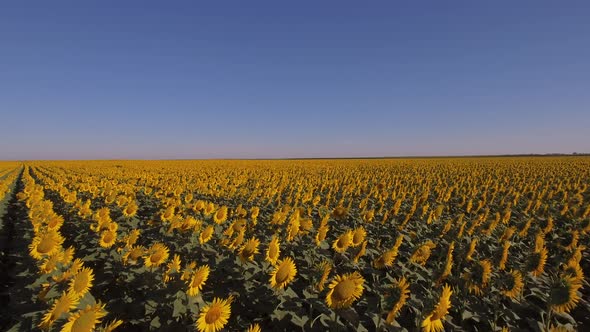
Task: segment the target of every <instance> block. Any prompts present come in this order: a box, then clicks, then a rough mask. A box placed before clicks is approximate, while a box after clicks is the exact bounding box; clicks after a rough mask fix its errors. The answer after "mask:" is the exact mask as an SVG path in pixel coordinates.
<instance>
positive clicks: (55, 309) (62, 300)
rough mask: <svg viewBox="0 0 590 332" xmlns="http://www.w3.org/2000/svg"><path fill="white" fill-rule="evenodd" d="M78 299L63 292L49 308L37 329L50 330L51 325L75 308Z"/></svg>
mask: <svg viewBox="0 0 590 332" xmlns="http://www.w3.org/2000/svg"><path fill="white" fill-rule="evenodd" d="M77 304H78V299H77V298H76V296H74V295H73V294H71V293H67V292H63V293H62V295H61V297H59V298H58V299H57V300H56V301H55V302H54V303H53V305H52V306H51V309H49V311H48V312H47V313H46V314H45V315H44V316H43V319H42V320H41V323H40V324H39V327H40V328H42V329H45V330H48V329H49V328H51V326H52V325H53V323H54V322H55V321H56V320H58V319H60V318H61V317H62V316H64V315H65V314H68V313H69V312H70V311H71V310H73V309H75V308H76V305H77Z"/></svg>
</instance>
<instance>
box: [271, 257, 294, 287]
mask: <svg viewBox="0 0 590 332" xmlns="http://www.w3.org/2000/svg"><path fill="white" fill-rule="evenodd" d="M296 274H297V267H296V266H295V262H294V261H293V259H292V258H291V257H287V258H285V259H283V260H280V261H278V262H277V265H276V266H275V268H274V270H273V272H272V273H271V275H270V286H271V287H272V288H274V289H283V288H285V287H286V286H287V285H288V284H289V283H291V282H292V281H293V279H295V275H296Z"/></svg>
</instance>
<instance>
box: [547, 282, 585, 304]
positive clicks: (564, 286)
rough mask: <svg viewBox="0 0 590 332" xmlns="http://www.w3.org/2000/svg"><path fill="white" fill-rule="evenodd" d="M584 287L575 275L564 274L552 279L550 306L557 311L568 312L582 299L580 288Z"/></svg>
mask: <svg viewBox="0 0 590 332" xmlns="http://www.w3.org/2000/svg"><path fill="white" fill-rule="evenodd" d="M581 287H582V284H581V283H579V282H578V281H577V280H576V278H575V277H571V276H567V275H566V276H562V277H560V278H556V279H555V280H553V281H552V284H551V288H550V290H549V306H550V307H551V309H552V310H553V311H555V312H559V313H568V312H570V311H571V310H572V309H573V308H575V307H576V305H577V304H578V302H579V301H580V295H579V294H578V290H579V289H580V288H581Z"/></svg>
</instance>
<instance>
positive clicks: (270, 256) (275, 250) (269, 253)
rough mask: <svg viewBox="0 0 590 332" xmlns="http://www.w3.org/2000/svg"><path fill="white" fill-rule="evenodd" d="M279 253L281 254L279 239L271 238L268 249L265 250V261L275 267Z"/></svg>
mask: <svg viewBox="0 0 590 332" xmlns="http://www.w3.org/2000/svg"><path fill="white" fill-rule="evenodd" d="M280 253H281V247H280V243H279V238H278V237H277V236H276V235H274V236H273V237H272V240H271V241H270V243H269V244H268V249H267V250H266V258H265V259H266V261H268V262H269V263H271V264H272V265H275V264H276V263H277V260H278V259H279V255H280Z"/></svg>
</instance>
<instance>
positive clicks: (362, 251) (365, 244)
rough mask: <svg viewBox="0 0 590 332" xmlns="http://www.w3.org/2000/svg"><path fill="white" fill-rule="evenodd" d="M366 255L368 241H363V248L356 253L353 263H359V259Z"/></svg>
mask: <svg viewBox="0 0 590 332" xmlns="http://www.w3.org/2000/svg"><path fill="white" fill-rule="evenodd" d="M366 253H367V241H363V244H362V245H361V248H360V249H359V251H358V252H357V253H356V255H355V256H354V258H353V259H352V261H353V262H354V263H358V261H359V259H360V258H361V257H363V256H364V255H365V254H366Z"/></svg>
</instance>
